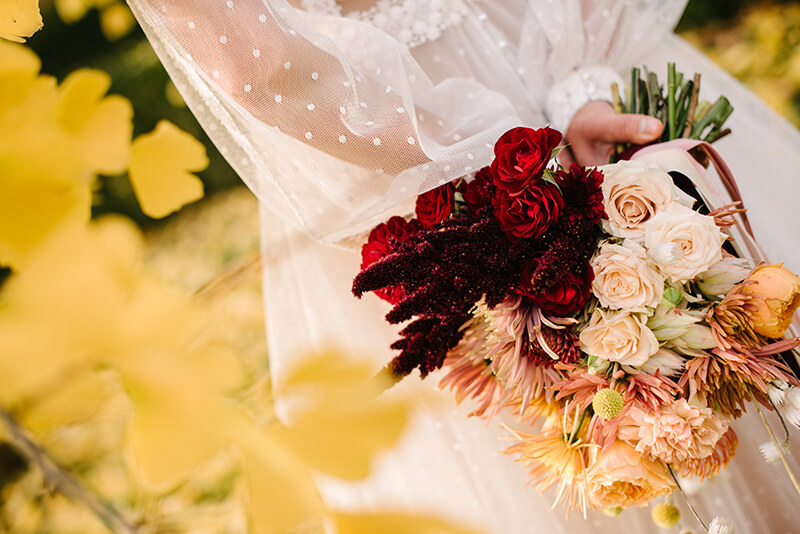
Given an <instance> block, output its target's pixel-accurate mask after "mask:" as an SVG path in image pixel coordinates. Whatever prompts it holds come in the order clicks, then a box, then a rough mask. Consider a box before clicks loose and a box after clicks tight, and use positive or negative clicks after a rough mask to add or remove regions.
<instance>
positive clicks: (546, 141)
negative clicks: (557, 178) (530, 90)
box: [491, 127, 561, 196]
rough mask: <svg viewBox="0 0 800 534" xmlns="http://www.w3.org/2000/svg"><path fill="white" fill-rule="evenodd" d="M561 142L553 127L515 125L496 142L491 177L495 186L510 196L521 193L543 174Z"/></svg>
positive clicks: (558, 133)
mask: <svg viewBox="0 0 800 534" xmlns="http://www.w3.org/2000/svg"><path fill="white" fill-rule="evenodd" d="M560 142H561V133H560V132H559V131H557V130H553V129H552V128H539V129H538V130H534V129H531V128H522V127H519V128H514V129H513V130H509V131H507V132H506V133H504V134H503V135H502V136H501V137H500V139H498V140H497V143H495V145H494V161H493V162H492V167H491V168H492V177H493V179H494V183H495V185H496V186H497V187H498V188H500V189H502V190H504V191H506V192H507V193H508V194H509V195H512V196H515V195H519V194H520V193H521V192H522V191H524V190H525V188H527V187H528V186H529V185H530V184H531V183H533V182H534V181H536V180H538V179H539V178H540V177H541V176H542V172H543V171H544V169H545V167H546V166H547V162H548V161H550V154H551V153H552V152H553V149H554V148H556V147H557V146H558V143H560Z"/></svg>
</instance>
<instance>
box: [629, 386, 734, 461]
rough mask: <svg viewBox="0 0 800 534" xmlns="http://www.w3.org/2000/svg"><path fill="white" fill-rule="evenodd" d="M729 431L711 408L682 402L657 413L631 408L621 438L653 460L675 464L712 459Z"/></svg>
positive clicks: (681, 400)
mask: <svg viewBox="0 0 800 534" xmlns="http://www.w3.org/2000/svg"><path fill="white" fill-rule="evenodd" d="M727 431H728V423H727V422H725V421H723V420H722V419H720V418H719V417H717V416H716V415H715V414H714V411H713V410H712V409H711V408H707V407H697V406H693V405H691V404H689V403H688V402H687V401H686V399H678V400H676V401H675V402H674V403H672V404H667V405H666V406H662V407H661V409H660V411H659V412H657V413H653V412H651V411H649V410H643V409H642V408H641V407H639V406H634V407H633V408H631V409H630V410H629V411H628V413H627V414H626V415H625V417H624V419H623V421H622V423H621V424H620V430H619V439H622V440H625V441H627V442H628V443H630V444H631V445H633V446H634V447H635V448H636V450H637V451H638V452H640V453H642V454H644V455H646V456H647V457H648V458H650V459H652V460H659V461H662V462H664V463H667V464H674V463H681V462H685V461H688V460H698V459H702V458H706V457H708V456H710V455H711V453H713V452H714V447H716V445H717V441H719V439H720V438H721V437H722V435H723V434H724V433H725V432H727Z"/></svg>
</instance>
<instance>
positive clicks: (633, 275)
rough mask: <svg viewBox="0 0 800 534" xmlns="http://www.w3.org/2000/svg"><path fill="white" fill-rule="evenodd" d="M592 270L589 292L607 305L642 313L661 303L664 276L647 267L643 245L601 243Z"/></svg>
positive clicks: (627, 241)
mask: <svg viewBox="0 0 800 534" xmlns="http://www.w3.org/2000/svg"><path fill="white" fill-rule="evenodd" d="M592 269H593V270H594V280H593V281H592V292H593V293H594V295H595V296H596V297H597V298H598V299H599V300H600V304H602V305H603V306H605V307H606V308H611V309H623V310H627V311H636V312H644V311H646V307H648V306H649V307H651V308H654V307H656V306H658V304H659V302H661V297H662V296H663V294H664V278H663V277H662V276H661V275H660V274H659V273H658V271H656V270H655V269H654V268H653V267H651V266H650V264H649V263H648V261H647V256H646V252H645V250H644V248H642V247H641V246H640V245H638V244H636V243H634V242H633V241H631V240H626V241H625V242H624V243H623V244H622V245H612V244H611V243H605V244H603V245H602V246H601V247H600V254H598V255H597V256H595V258H594V259H593V260H592Z"/></svg>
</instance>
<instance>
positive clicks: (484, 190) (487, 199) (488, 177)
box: [459, 167, 492, 213]
mask: <svg viewBox="0 0 800 534" xmlns="http://www.w3.org/2000/svg"><path fill="white" fill-rule="evenodd" d="M491 181H492V173H491V171H490V170H489V167H484V168H482V169H481V170H479V171H478V172H476V173H475V178H474V179H473V180H472V181H469V182H463V183H462V184H461V186H460V187H459V191H461V194H462V195H463V196H464V202H466V203H467V207H468V208H469V210H470V211H471V212H472V213H476V212H477V211H478V210H479V209H481V208H482V207H484V206H487V205H489V204H490V203H491V201H492V196H491V195H490V194H489V189H488V187H489V184H490V183H491Z"/></svg>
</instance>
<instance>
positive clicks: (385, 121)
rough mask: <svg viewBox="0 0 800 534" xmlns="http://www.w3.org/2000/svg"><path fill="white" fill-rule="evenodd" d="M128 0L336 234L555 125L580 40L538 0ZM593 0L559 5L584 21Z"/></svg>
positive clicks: (196, 99)
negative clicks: (519, 134) (556, 92)
mask: <svg viewBox="0 0 800 534" xmlns="http://www.w3.org/2000/svg"><path fill="white" fill-rule="evenodd" d="M592 2H594V0H592ZM129 3H130V5H131V7H132V9H133V11H134V13H135V14H136V16H137V18H138V19H139V21H140V23H141V25H142V27H143V28H144V30H145V32H146V33H147V35H148V37H149V39H150V41H151V43H152V44H153V46H154V48H155V50H156V52H157V53H158V55H159V57H160V58H161V60H162V61H163V63H164V64H165V66H166V67H167V69H168V70H169V72H170V75H171V76H172V78H173V80H174V81H175V83H176V86H177V87H178V88H179V90H180V91H181V93H182V94H183V96H184V99H185V100H186V102H187V103H188V105H189V106H190V108H191V109H192V111H193V112H194V114H195V115H196V116H197V118H198V119H199V121H200V122H201V124H202V125H203V127H204V129H205V130H206V131H207V132H208V134H209V136H210V137H211V138H212V140H214V142H215V144H216V145H217V146H218V147H219V149H220V150H221V152H222V153H223V155H224V156H225V157H226V159H227V160H228V161H229V162H230V163H231V165H232V166H233V167H234V168H235V169H236V171H237V172H238V173H239V175H240V176H241V177H242V179H243V180H245V181H246V182H247V184H248V185H249V186H250V187H251V189H253V191H254V192H255V193H256V194H257V195H258V196H259V197H260V198H261V199H262V201H263V202H264V204H265V205H266V206H267V207H269V208H270V209H273V210H275V211H278V212H279V213H280V214H282V215H284V216H286V217H289V218H291V219H292V220H293V221H295V222H296V223H298V224H300V225H302V226H303V227H304V229H305V230H307V231H308V232H309V233H311V234H312V235H313V236H315V237H317V238H321V239H325V240H330V241H338V240H340V239H342V238H345V237H348V236H350V235H355V234H357V233H359V232H361V231H363V230H365V229H368V228H370V227H371V226H372V225H374V223H375V221H376V220H379V219H382V218H385V217H386V215H387V213H389V212H390V211H393V212H394V213H398V214H402V213H403V211H404V210H407V209H408V205H409V203H412V204H413V198H414V197H415V196H416V195H418V194H420V193H422V192H425V191H427V190H430V189H432V188H434V187H436V186H438V185H440V184H442V183H446V182H448V181H452V180H455V179H458V178H460V177H463V176H465V175H469V174H470V173H473V172H474V171H476V170H478V169H480V168H481V167H483V166H484V165H486V164H487V163H488V162H489V161H490V160H491V158H492V146H493V145H494V142H495V141H496V140H497V138H498V137H499V136H500V135H501V134H502V133H503V132H504V131H506V130H508V129H509V128H511V127H514V126H517V125H519V124H527V125H531V126H536V125H543V124H544V123H545V122H546V120H547V118H546V117H545V113H544V111H543V108H544V102H545V100H546V96H547V91H548V89H549V88H550V86H552V85H554V84H555V82H557V81H558V79H560V78H563V77H565V73H564V72H562V70H563V69H562V67H564V68H566V69H567V73H568V72H569V70H570V68H571V67H570V66H569V65H566V64H563V65H562V64H561V63H557V62H555V59H557V56H559V55H563V54H564V53H563V51H562V48H564V46H565V45H566V46H567V48H568V49H569V50H573V49H574V46H573V45H570V44H569V43H567V42H566V41H563V39H562V40H560V41H559V36H557V35H548V34H547V32H546V31H543V30H542V27H541V24H539V25H537V21H538V22H539V23H540V22H541V16H543V15H542V13H543V11H542V10H541V8H542V6H540V5H539V4H541V2H540V1H539V0H507V1H503V2H489V1H488V0H425V1H422V0H339V1H338V2H337V1H336V0H292V1H291V2H287V1H286V0H260V1H258V0H129ZM583 3H591V2H564V3H563V5H562V3H558V2H557V3H556V4H557V5H558V6H560V7H559V8H558V9H550V13H551V14H558V13H566V14H567V15H568V19H567V20H569V21H572V23H574V24H575V25H577V26H576V27H579V28H582V26H581V24H582V23H581V20H580V17H581V14H580V11H581V8H580V4H583ZM618 3H619V4H620V5H621V4H624V3H625V2H618ZM639 3H640V4H649V3H652V2H639ZM662 3H663V2H662ZM680 3H681V2H666V4H671V5H673V8H672V9H673V11H674V10H675V4H680ZM568 4H569V5H571V4H575V5H574V6H572V7H571V8H570V7H569V6H568ZM564 6H567V7H564ZM576 9H577V11H576ZM545 11H546V10H545ZM569 17H571V18H569ZM553 20H554V21H555V22H558V21H556V20H555V19H553ZM562 26H563V25H562ZM562 29H563V28H562ZM613 31H614V29H613V24H609V25H608V28H607V30H606V31H605V32H606V33H608V32H613ZM601 33H602V32H601ZM537 39H538V40H537ZM542 39H544V40H542ZM572 53H573V54H577V55H578V56H580V57H583V56H587V58H588V56H591V54H589V55H587V54H584V53H583V52H582V51H578V50H573V52H572ZM589 59H597V58H594V57H591V58H589ZM572 66H576V65H572Z"/></svg>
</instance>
